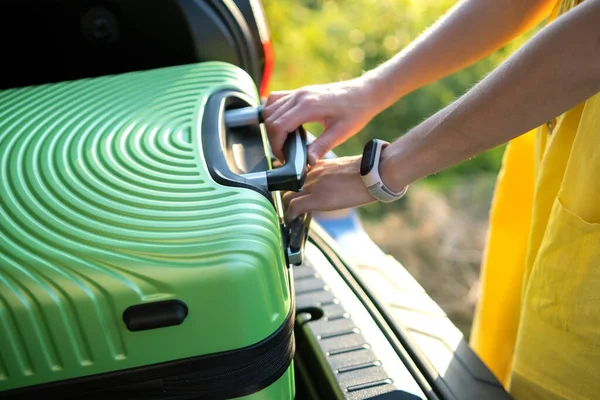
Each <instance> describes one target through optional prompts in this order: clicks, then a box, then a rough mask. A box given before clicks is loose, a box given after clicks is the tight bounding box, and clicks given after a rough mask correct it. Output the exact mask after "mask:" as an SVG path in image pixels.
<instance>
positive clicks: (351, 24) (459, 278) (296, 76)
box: [263, 0, 535, 337]
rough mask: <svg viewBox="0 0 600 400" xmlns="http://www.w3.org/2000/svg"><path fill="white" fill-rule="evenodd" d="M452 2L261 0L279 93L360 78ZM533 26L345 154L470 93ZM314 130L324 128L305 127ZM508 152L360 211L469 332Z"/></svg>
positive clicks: (391, 112) (374, 127) (397, 108)
mask: <svg viewBox="0 0 600 400" xmlns="http://www.w3.org/2000/svg"><path fill="white" fill-rule="evenodd" d="M455 3H456V1H454V0H337V1H333V0H293V1H292V0H263V4H264V7H265V12H266V14H267V20H268V22H269V27H270V30H271V35H272V38H273V43H274V51H275V70H274V76H273V80H272V84H271V87H270V89H271V90H286V89H296V88H298V87H301V86H304V85H309V84H319V83H329V82H333V81H339V80H345V79H350V78H353V77H356V76H359V75H360V74H361V73H362V72H363V71H366V70H369V69H372V68H374V67H376V66H377V65H379V64H381V63H382V62H384V61H385V60H387V59H388V58H390V57H392V56H393V55H394V54H395V53H397V52H398V51H400V50H401V49H402V48H403V47H405V46H406V45H408V44H409V43H410V42H411V41H412V40H414V39H415V38H416V37H417V36H418V35H419V34H420V33H422V32H423V31H424V30H425V29H426V28H427V27H429V26H430V25H432V24H433V23H434V22H435V21H436V20H437V19H438V18H439V17H440V16H442V15H443V14H444V13H445V12H446V11H447V10H449V9H450V8H451V7H452V6H453V5H454V4H455ZM533 33H535V29H534V30H533V31H531V32H529V33H528V34H526V35H525V36H523V37H521V38H519V39H517V40H516V41H514V42H512V43H511V44H510V45H508V46H506V47H505V48H503V49H501V50H499V51H498V52H496V53H494V54H492V55H491V56H490V57H488V58H486V59H484V60H482V61H480V62H479V63H477V64H475V65H473V66H471V67H469V68H467V69H465V70H463V71H460V72H458V73H456V74H454V75H452V76H449V77H447V78H445V79H443V80H441V81H438V82H435V83H433V84H431V85H429V86H427V87H424V88H422V89H420V90H417V91H415V92H413V93H411V94H409V95H408V96H406V97H404V98H402V99H400V100H399V101H398V102H397V103H396V104H395V105H393V106H392V107H390V108H388V109H387V110H386V111H384V112H383V113H381V114H380V115H378V116H377V117H376V118H374V119H373V120H372V121H371V123H370V124H369V125H367V127H366V128H365V129H364V130H363V131H362V132H361V133H359V134H358V135H357V136H355V137H354V138H352V139H350V140H349V141H348V142H346V143H344V144H343V145H341V146H339V147H338V148H336V149H335V150H334V151H335V152H336V153H337V154H338V155H342V156H343V155H354V154H360V153H361V152H362V149H363V146H364V143H365V142H366V141H368V140H369V139H371V138H376V137H377V138H380V139H385V140H388V141H390V142H391V141H393V140H394V139H396V138H397V137H398V136H400V135H402V134H403V133H405V132H406V131H407V130H409V129H410V128H411V127H413V126H415V125H417V124H418V123H419V122H420V121H422V120H424V119H425V118H427V117H428V116H430V115H432V114H433V113H435V112H436V111H437V110H439V109H440V108H443V107H444V106H446V105H447V104H449V103H450V102H452V101H453V100H454V99H455V98H457V97H458V96H460V95H462V94H463V93H465V92H466V91H467V90H468V89H469V88H470V87H471V86H473V84H475V83H476V82H477V81H478V80H480V79H482V78H483V77H484V76H485V75H486V74H487V73H488V72H490V71H491V70H492V69H493V68H494V67H495V66H496V65H498V64H500V63H501V62H502V61H503V60H504V59H505V58H506V57H507V56H509V55H510V54H511V52H513V51H514V50H515V49H516V48H518V46H519V45H521V44H522V43H523V42H524V41H525V40H527V39H528V38H529V37H531V36H532V35H533ZM307 128H308V129H309V130H310V131H311V132H312V133H315V134H319V133H320V132H321V127H320V126H319V125H313V124H310V125H307ZM503 151H504V146H499V147H497V148H494V149H492V150H490V151H488V152H486V153H484V154H481V155H479V156H477V157H474V158H472V159H471V160H469V161H466V162H463V163H461V164H459V165H456V166H454V167H452V168H450V169H448V170H445V171H443V172H440V173H438V174H435V175H432V176H430V177H427V178H425V179H423V180H421V181H419V182H416V183H415V184H413V185H412V187H411V189H410V190H409V191H408V193H407V195H406V197H405V198H404V199H403V200H401V201H399V202H396V203H392V204H386V205H383V204H373V205H369V206H365V207H361V208H360V209H359V212H360V215H361V220H362V221H363V225H364V227H365V229H366V230H367V231H368V232H369V234H370V235H371V237H372V238H373V239H374V240H375V242H376V243H377V244H378V245H379V246H380V247H381V248H382V249H383V250H384V251H386V252H388V253H390V254H392V255H393V256H395V257H396V259H398V261H399V262H400V263H402V264H403V265H404V266H405V267H406V268H407V269H408V270H409V271H410V272H411V273H412V274H413V276H414V277H415V278H416V279H417V280H418V281H419V283H420V284H421V285H422V286H423V287H424V288H425V290H427V292H428V293H429V294H430V295H431V296H432V297H433V299H434V300H436V301H437V302H438V303H439V304H440V306H441V307H442V308H443V309H444V311H445V312H446V313H447V314H448V316H449V317H450V318H451V319H452V320H453V321H454V323H455V324H456V325H457V326H458V328H459V329H460V330H461V331H462V332H463V333H464V334H465V336H466V337H468V336H469V330H470V327H471V320H472V316H473V311H474V306H475V304H476V302H477V294H478V277H479V267H480V263H481V258H482V251H483V248H484V244H485V240H486V235H487V227H488V213H489V208H490V202H491V199H492V195H493V190H494V184H495V180H496V175H497V173H498V170H499V168H500V164H501V159H502V154H503Z"/></svg>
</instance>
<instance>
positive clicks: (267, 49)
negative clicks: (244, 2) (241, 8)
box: [250, 0, 275, 97]
mask: <svg viewBox="0 0 600 400" xmlns="http://www.w3.org/2000/svg"><path fill="white" fill-rule="evenodd" d="M250 5H251V7H252V12H253V13H254V18H255V19H256V26H257V27H258V34H259V36H260V42H261V43H262V48H263V53H264V55H265V60H264V67H263V74H262V79H261V83H260V88H259V93H260V96H261V97H265V96H267V94H268V93H269V83H270V82H271V76H272V74H273V67H274V64H275V52H274V51H273V43H272V42H271V33H270V32H269V26H268V25H267V18H266V15H265V10H264V8H263V6H262V3H261V2H260V0H250Z"/></svg>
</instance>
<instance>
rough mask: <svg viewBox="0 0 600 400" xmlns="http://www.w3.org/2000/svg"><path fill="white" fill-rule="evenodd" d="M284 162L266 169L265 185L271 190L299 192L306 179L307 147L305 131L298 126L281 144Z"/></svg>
mask: <svg viewBox="0 0 600 400" xmlns="http://www.w3.org/2000/svg"><path fill="white" fill-rule="evenodd" d="M283 154H284V155H285V164H284V165H283V166H281V167H279V168H276V169H272V170H269V171H267V187H268V190H269V191H271V192H273V191H277V190H291V191H294V192H299V191H300V189H302V185H304V181H305V180H306V165H307V164H308V148H307V140H306V131H305V130H304V128H303V127H299V128H298V129H296V131H295V132H293V133H291V134H289V135H288V137H287V139H286V140H285V143H284V144H283Z"/></svg>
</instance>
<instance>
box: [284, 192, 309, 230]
mask: <svg viewBox="0 0 600 400" xmlns="http://www.w3.org/2000/svg"><path fill="white" fill-rule="evenodd" d="M314 199H315V197H314V196H313V195H311V194H306V195H302V196H298V197H294V198H293V199H291V200H290V203H289V206H288V208H287V210H286V212H285V223H286V224H288V225H289V224H291V223H292V222H293V221H294V220H295V219H296V218H298V217H299V216H300V215H302V214H305V213H307V212H309V211H311V209H312V208H313V206H314V205H313V204H312V203H314Z"/></svg>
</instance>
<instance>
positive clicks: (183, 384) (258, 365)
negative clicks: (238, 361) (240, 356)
mask: <svg viewBox="0 0 600 400" xmlns="http://www.w3.org/2000/svg"><path fill="white" fill-rule="evenodd" d="M294 349H295V343H294V337H293V332H292V331H289V332H288V334H287V335H286V336H285V339H284V340H281V341H280V342H279V343H277V345H276V346H275V347H273V348H272V349H271V351H269V352H267V353H265V354H264V355H262V356H261V357H260V358H258V359H255V360H254V361H251V362H250V363H249V364H247V365H244V366H242V367H240V368H237V369H235V370H233V371H228V372H224V373H220V374H216V375H209V376H203V377H199V378H193V379H179V380H165V381H164V388H165V390H166V391H167V392H175V391H181V389H186V390H193V389H197V388H202V387H204V386H206V384H209V383H210V384H218V383H219V382H224V383H225V382H226V383H227V385H236V384H238V380H240V381H246V380H247V376H248V374H250V373H252V372H256V371H259V372H260V374H259V376H258V377H257V379H256V380H257V381H264V380H265V379H267V378H269V377H270V376H271V375H273V374H274V373H276V372H277V371H279V370H280V369H282V368H283V367H285V368H287V366H288V365H289V363H290V360H291V359H292V358H293V353H294ZM239 383H241V382H239ZM218 386H220V385H218Z"/></svg>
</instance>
